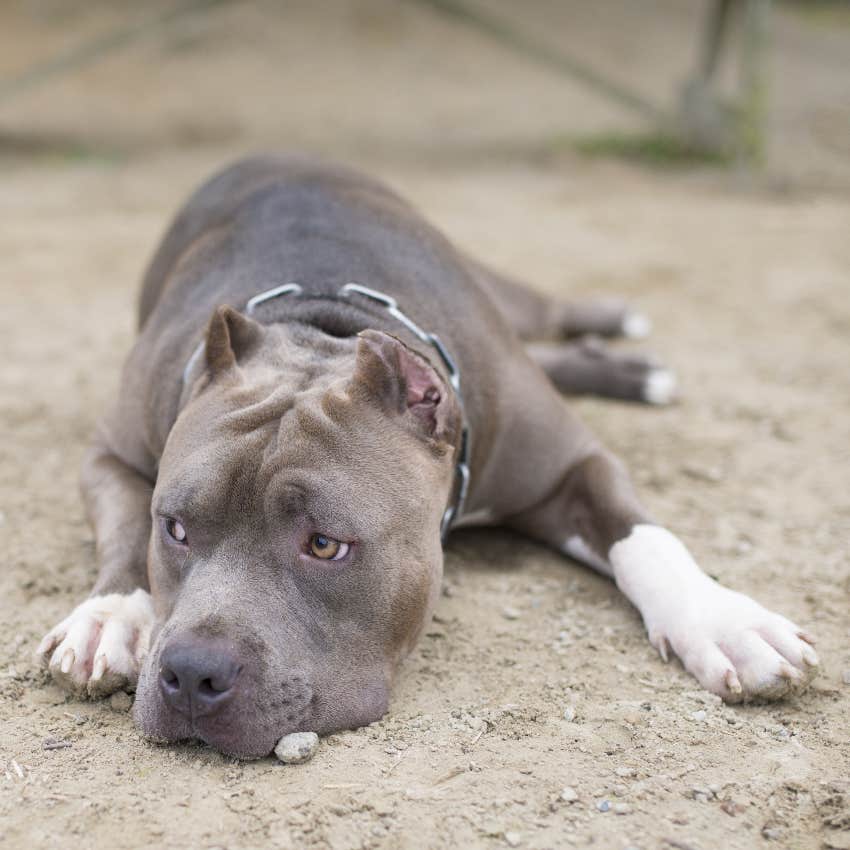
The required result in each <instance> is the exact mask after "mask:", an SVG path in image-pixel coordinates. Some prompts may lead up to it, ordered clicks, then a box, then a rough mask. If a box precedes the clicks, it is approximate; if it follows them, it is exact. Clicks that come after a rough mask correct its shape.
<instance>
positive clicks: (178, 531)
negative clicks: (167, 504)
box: [165, 517, 186, 544]
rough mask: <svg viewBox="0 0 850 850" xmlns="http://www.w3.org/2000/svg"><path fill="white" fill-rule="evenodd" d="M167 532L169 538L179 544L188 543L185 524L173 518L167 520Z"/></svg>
mask: <svg viewBox="0 0 850 850" xmlns="http://www.w3.org/2000/svg"><path fill="white" fill-rule="evenodd" d="M165 530H166V531H167V532H168V536H169V537H170V538H171V539H172V540H174V541H176V542H177V543H183V544H185V543H186V529H185V528H183V524H182V523H181V522H179V521H178V520H176V519H174V518H173V517H166V518H165Z"/></svg>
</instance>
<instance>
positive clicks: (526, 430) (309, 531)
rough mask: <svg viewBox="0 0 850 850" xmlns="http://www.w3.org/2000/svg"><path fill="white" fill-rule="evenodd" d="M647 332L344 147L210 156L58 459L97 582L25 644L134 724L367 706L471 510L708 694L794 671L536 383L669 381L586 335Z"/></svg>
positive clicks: (280, 731) (420, 621)
mask: <svg viewBox="0 0 850 850" xmlns="http://www.w3.org/2000/svg"><path fill="white" fill-rule="evenodd" d="M647 329H648V322H647V320H646V319H645V318H643V317H642V316H641V315H640V314H637V313H635V312H633V311H631V310H630V309H629V308H628V307H627V306H626V305H624V304H621V303H619V302H612V301H606V302H590V303H584V304H576V303H570V302H561V301H556V300H553V299H550V298H547V297H544V296H542V295H539V294H535V293H534V292H533V291H532V290H530V289H528V288H526V287H524V286H522V285H520V284H518V283H517V282H515V281H513V280H511V279H509V278H507V277H504V276H502V275H500V274H497V273H496V272H494V271H492V270H490V269H489V268H487V267H486V266H484V265H482V264H481V263H479V262H476V261H475V260H473V259H470V258H469V257H467V256H466V255H464V254H463V253H462V252H461V251H459V250H458V249H457V248H455V247H454V246H453V245H452V244H451V243H450V242H449V241H448V240H447V239H446V238H445V237H444V236H443V235H441V234H440V233H439V232H438V231H437V230H436V229H435V228H434V227H432V226H431V225H430V224H428V223H427V222H426V221H425V220H424V218H422V217H421V216H420V215H419V214H418V213H417V212H416V211H415V210H414V209H413V208H412V207H411V206H410V205H408V204H407V203H406V202H405V201H404V200H402V199H401V198H399V197H398V196H397V195H396V194H394V193H393V192H392V191H390V190H389V189H388V188H386V187H385V186H383V185H382V184H381V183H379V182H377V181H375V180H372V179H370V178H368V177H366V176H363V175H361V174H359V173H357V172H354V171H350V170H347V169H345V168H342V167H335V166H330V165H327V164H324V163H320V162H316V161H314V160H311V159H309V158H299V157H285V156H267V157H255V158H250V159H246V160H243V161H240V162H237V163H236V164H234V165H232V166H230V167H229V168H227V169H226V170H224V171H222V172H221V173H219V174H218V175H216V176H214V177H213V178H212V179H211V180H209V181H208V182H207V183H206V184H204V185H203V186H202V187H201V188H200V189H199V190H198V191H197V192H196V193H195V194H194V195H193V196H192V197H191V198H190V200H189V201H188V203H187V205H186V206H185V207H184V208H183V209H182V211H181V212H179V214H178V215H177V217H176V218H175V220H174V221H173V223H172V224H171V226H170V228H169V230H168V231H167V233H166V235H165V237H164V239H163V241H162V243H161V244H160V246H159V249H158V250H157V252H156V254H155V255H154V257H153V259H152V261H151V263H150V266H149V268H148V270H147V273H146V275H145V278H144V282H143V287H142V293H141V300H140V304H139V336H138V340H137V342H136V343H135V346H134V347H133V349H132V351H131V353H130V355H129V357H128V360H127V362H126V365H125V367H124V371H123V377H122V381H121V388H120V393H119V398H118V401H117V405H116V406H115V409H114V410H113V411H112V412H111V413H110V414H109V415H108V416H107V417H106V418H105V420H104V421H103V423H102V425H101V426H100V427H99V430H98V432H97V435H96V438H95V440H94V443H93V446H92V448H91V450H90V451H89V453H88V454H87V456H86V459H85V461H84V465H83V472H82V482H81V483H82V492H83V497H84V501H85V505H86V509H87V512H88V516H89V518H90V521H91V523H92V525H93V528H94V531H95V536H96V552H97V562H98V570H99V574H98V578H97V580H96V582H95V584H94V589H93V591H92V594H91V596H90V597H89V598H88V599H87V600H86V601H84V602H82V603H81V604H80V605H79V606H78V607H76V608H75V609H74V610H73V611H72V613H71V614H70V615H69V616H68V617H67V618H66V619H64V620H63V621H62V622H61V623H60V624H59V625H57V626H56V627H55V628H53V629H52V630H51V631H50V632H49V633H48V634H47V635H46V637H45V638H44V639H43V641H42V642H41V644H40V646H39V647H38V650H37V654H38V655H39V656H40V658H41V659H42V660H43V663H44V664H45V665H47V666H48V667H49V670H50V672H51V673H52V676H53V678H54V679H55V681H56V682H58V683H59V684H60V685H61V686H63V687H65V688H67V689H68V690H69V691H71V692H72V693H74V694H77V695H80V696H82V695H88V696H90V697H93V698H95V697H102V696H105V695H107V694H109V693H111V692H114V691H115V690H117V689H122V688H123V689H133V688H135V690H136V699H135V704H134V720H135V722H136V724H137V726H138V727H139V729H140V730H141V732H142V734H143V735H145V736H146V737H147V738H149V739H152V740H155V741H163V742H169V741H179V740H186V739H200V740H202V741H204V742H206V743H207V744H209V745H211V746H212V747H215V748H217V749H218V750H220V751H222V752H224V753H226V754H229V755H233V756H237V757H243V758H254V757H261V756H265V755H267V754H268V753H270V752H271V750H272V749H273V748H274V746H275V744H276V742H277V741H278V739H280V738H281V737H282V736H283V735H285V734H287V733H290V732H293V731H315V732H318V733H319V734H326V733H330V732H333V731H335V730H340V729H344V728H355V727H358V726H362V725H365V724H368V723H370V722H373V721H375V720H377V719H379V718H380V717H382V716H383V715H384V714H385V713H386V711H387V706H388V699H389V694H390V687H391V684H392V681H393V678H394V677H395V675H396V673H397V671H398V669H399V666H400V664H401V662H402V660H403V659H404V657H405V656H406V655H407V654H408V653H409V652H410V650H411V648H412V647H413V646H414V645H415V644H416V641H417V638H418V637H419V635H420V634H421V632H422V630H423V628H424V626H425V625H426V623H427V622H428V621H429V618H430V616H431V612H432V610H433V608H434V604H435V601H436V599H437V596H438V594H439V589H440V581H441V575H442V564H443V550H442V545H443V540H444V538H445V535H446V534H447V533H448V531H449V530H450V529H451V528H453V527H457V526H461V525H495V524H498V525H502V526H506V527H508V528H510V529H513V530H515V531H517V532H520V533H522V534H525V535H528V536H530V537H532V538H534V539H535V540H538V541H541V542H542V543H545V544H547V545H549V546H551V547H554V548H555V549H557V550H559V551H561V552H563V553H564V554H566V555H568V556H569V557H571V558H573V559H577V560H579V561H581V562H583V563H585V564H587V565H589V566H590V567H592V568H593V569H595V570H598V571H599V572H600V573H603V574H604V575H606V576H609V577H611V578H612V579H613V580H614V581H615V582H616V584H617V586H618V587H619V588H620V590H621V591H622V592H623V593H624V594H625V596H626V597H627V598H628V599H629V600H630V601H631V602H632V603H633V604H634V605H635V606H636V607H637V609H638V610H639V611H640V613H641V615H642V617H643V621H644V623H645V626H646V629H647V632H648V636H649V640H650V642H651V643H652V645H653V646H654V647H655V648H656V649H657V650H658V652H659V653H660V654H661V656H662V657H663V658H664V660H665V661H666V660H667V658H668V656H669V655H670V654H673V653H675V655H677V656H678V657H679V659H680V660H681V662H682V664H683V665H684V666H685V668H686V669H687V670H688V671H689V672H690V673H691V674H693V676H694V677H696V679H697V680H698V681H699V683H700V684H701V685H702V686H703V687H704V688H705V689H707V690H709V691H711V692H713V693H714V694H718V695H719V696H721V697H722V698H723V699H724V700H726V701H728V702H740V701H746V700H761V699H775V698H779V697H783V696H785V695H787V694H790V693H794V692H799V691H801V690H802V689H803V688H805V687H806V686H807V685H808V683H809V682H810V681H811V679H812V677H813V676H814V675H815V672H816V670H817V668H818V657H817V655H816V653H815V651H814V649H813V648H812V644H813V640H812V638H811V637H810V636H809V635H808V634H807V633H806V632H804V631H802V630H801V629H800V628H798V627H797V626H796V625H795V624H794V623H792V622H790V621H789V620H787V619H785V618H784V617H782V616H780V615H778V614H775V613H772V612H770V611H768V610H766V609H765V608H763V607H762V606H761V605H759V604H758V603H757V602H755V601H753V600H752V599H750V598H749V597H747V596H744V595H743V594H741V593H737V592H735V591H733V590H730V589H727V588H725V587H723V586H721V585H720V584H718V583H717V582H715V581H714V580H713V579H711V578H709V577H708V576H707V575H706V574H705V573H703V572H702V571H701V570H700V568H699V567H698V566H697V564H696V563H695V562H694V559H693V558H692V557H691V555H690V554H689V552H688V550H687V549H686V548H685V546H684V545H683V544H682V543H681V542H680V541H679V540H678V539H677V538H676V537H675V536H674V535H673V534H672V533H671V532H670V531H668V530H666V529H665V528H663V527H662V526H660V525H658V524H656V523H655V522H654V521H653V520H652V519H651V518H650V517H649V515H648V514H647V512H646V510H645V509H644V508H643V506H642V505H641V503H640V501H639V499H638V498H637V496H636V495H635V492H634V489H633V487H632V485H631V483H630V481H629V477H628V475H627V473H626V471H625V469H624V467H623V465H622V464H621V462H620V461H619V460H618V459H617V458H616V457H614V456H613V455H612V454H611V453H610V452H609V451H608V450H606V449H605V448H604V447H603V446H602V445H601V444H600V442H599V441H598V440H597V439H596V438H595V437H594V435H593V434H592V433H591V432H590V431H589V430H588V428H586V427H585V426H584V425H583V424H582V423H581V422H580V421H579V420H578V419H577V418H576V417H575V416H574V415H573V414H572V413H571V412H570V410H569V408H568V406H567V404H566V403H565V401H564V399H563V398H562V396H561V392H567V393H596V394H600V395H606V396H612V397H616V398H621V399H630V400H635V401H648V402H651V403H666V402H668V401H670V400H671V399H672V395H673V393H674V381H673V378H672V375H671V373H670V372H668V371H666V370H664V369H662V368H660V367H658V366H656V365H654V364H653V362H651V361H650V360H648V359H644V358H640V357H635V356H624V355H618V354H615V353H613V352H611V351H609V350H607V349H606V348H605V347H604V345H603V344H602V343H601V342H600V341H599V340H600V338H602V337H612V336H617V335H627V336H629V335H631V336H636V335H640V334H642V333H644V332H645V331H646V330H647ZM588 335H592V340H591V341H588V339H587V336H588Z"/></svg>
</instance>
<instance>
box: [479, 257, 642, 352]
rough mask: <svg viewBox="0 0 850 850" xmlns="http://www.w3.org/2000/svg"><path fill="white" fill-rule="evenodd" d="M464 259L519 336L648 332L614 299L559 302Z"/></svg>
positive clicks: (544, 337) (637, 336) (533, 338)
mask: <svg viewBox="0 0 850 850" xmlns="http://www.w3.org/2000/svg"><path fill="white" fill-rule="evenodd" d="M468 262H469V266H470V271H471V272H472V274H473V276H474V277H475V279H476V280H477V281H478V282H479V283H480V284H481V285H482V286H483V287H484V288H485V289H486V290H487V292H489V294H490V296H491V297H492V298H493V300H494V302H495V303H496V306H497V307H498V308H499V310H500V312H501V313H502V314H503V316H504V317H505V319H506V320H507V321H508V323H509V324H510V325H511V327H512V328H513V329H514V331H515V332H516V333H517V334H518V335H519V337H520V339H524V340H529V341H537V340H561V339H571V338H574V337H580V336H585V335H586V334H593V335H595V336H602V337H619V336H624V337H631V338H633V339H641V338H643V337H645V336H647V335H648V334H649V331H650V322H649V319H648V318H647V317H646V316H644V315H643V314H642V313H639V312H637V311H636V310H634V309H633V308H632V307H630V306H629V305H628V304H627V303H626V302H625V301H622V300H620V299H618V298H596V299H589V300H587V301H563V300H560V299H557V298H552V297H550V296H547V295H543V294H542V293H540V292H536V291H535V290H533V289H531V288H530V287H528V286H524V285H523V284H521V283H520V282H519V281H516V280H513V279H512V278H510V277H508V276H507V275H503V274H501V273H499V272H496V271H493V270H492V269H490V268H488V267H487V266H484V265H482V264H481V263H478V262H476V261H473V260H470V261H468Z"/></svg>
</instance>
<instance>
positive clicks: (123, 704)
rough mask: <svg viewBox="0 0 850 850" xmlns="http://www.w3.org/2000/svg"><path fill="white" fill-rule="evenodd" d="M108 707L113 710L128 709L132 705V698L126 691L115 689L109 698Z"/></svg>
mask: <svg viewBox="0 0 850 850" xmlns="http://www.w3.org/2000/svg"><path fill="white" fill-rule="evenodd" d="M109 707H110V708H111V709H112V710H113V711H129V710H130V709H131V708H132V707H133V699H132V697H131V696H130V694H128V693H127V692H126V691H115V693H114V694H112V696H111V697H110V698H109Z"/></svg>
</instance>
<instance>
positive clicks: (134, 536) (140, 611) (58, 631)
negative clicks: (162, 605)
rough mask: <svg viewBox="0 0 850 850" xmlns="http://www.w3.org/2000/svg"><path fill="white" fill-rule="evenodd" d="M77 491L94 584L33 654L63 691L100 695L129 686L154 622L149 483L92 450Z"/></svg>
mask: <svg viewBox="0 0 850 850" xmlns="http://www.w3.org/2000/svg"><path fill="white" fill-rule="evenodd" d="M82 489H83V496H84V498H85V502H86V507H87V510H88V514H89V520H90V522H91V524H92V526H93V528H94V531H95V538H96V547H97V561H98V572H99V574H98V578H97V581H96V582H95V586H94V589H93V591H92V595H91V596H90V597H89V598H88V599H87V600H86V601H85V602H83V603H81V604H80V605H78V606H77V607H76V608H75V609H74V610H73V611H72V612H71V613H70V614H69V615H68V616H67V617H66V618H65V619H64V620H62V622H61V623H59V624H58V625H57V626H55V627H54V628H53V629H51V631H50V632H48V633H47V635H46V636H45V637H44V639H43V640H42V641H41V644H40V645H39V647H38V649H37V650H36V653H37V655H38V656H39V657H40V659H41V661H42V663H43V664H45V665H46V666H48V667H49V669H50V672H51V673H52V675H53V677H54V679H55V680H56V682H57V683H58V684H59V685H61V686H62V687H64V688H65V689H66V690H69V691H71V692H72V693H75V694H78V695H82V694H88V695H89V696H105V695H106V694H109V693H112V692H113V691H116V690H119V689H121V688H133V687H134V686H135V683H136V680H137V678H138V674H139V666H140V664H141V660H142V658H143V657H144V655H145V653H146V651H147V646H148V641H149V638H150V631H151V628H152V626H153V622H154V612H153V605H152V603H151V598H150V594H149V593H148V579H147V547H148V542H149V538H150V530H151V518H150V503H151V494H152V491H153V485H152V483H151V482H150V481H148V480H147V479H145V478H144V477H143V476H141V475H140V474H139V473H138V472H136V470H134V469H132V468H131V467H129V466H127V465H126V464H125V463H124V462H123V461H122V460H120V459H119V458H118V457H117V456H116V455H114V454H113V453H112V452H111V451H110V450H109V449H107V448H105V447H104V446H103V445H102V444H97V445H95V446H94V447H93V448H92V449H91V450H90V452H89V453H88V455H87V456H86V459H85V461H84V465H83V474H82Z"/></svg>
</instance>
